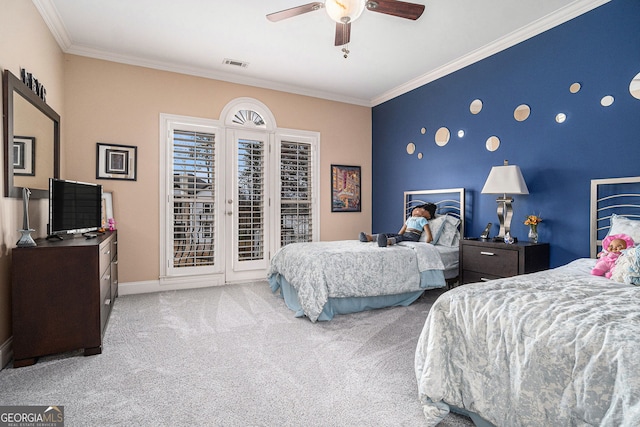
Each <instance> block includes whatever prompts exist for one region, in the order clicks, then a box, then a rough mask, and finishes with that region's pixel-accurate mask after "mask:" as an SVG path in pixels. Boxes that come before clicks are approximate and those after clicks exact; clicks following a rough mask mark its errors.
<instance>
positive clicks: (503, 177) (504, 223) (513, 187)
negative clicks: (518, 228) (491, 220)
mask: <svg viewBox="0 0 640 427" xmlns="http://www.w3.org/2000/svg"><path fill="white" fill-rule="evenodd" d="M482 194H501V195H502V197H498V198H497V199H496V202H498V219H499V221H500V231H499V232H498V236H496V240H504V237H505V236H506V235H509V236H511V218H512V217H513V208H512V207H511V203H512V202H513V198H511V197H507V195H508V194H529V189H528V188H527V184H526V183H525V182H524V178H523V177H522V172H520V168H519V167H518V166H515V165H510V164H509V162H508V161H507V160H505V161H504V165H503V166H494V167H492V168H491V172H489V176H488V177H487V181H486V182H485V183H484V187H482Z"/></svg>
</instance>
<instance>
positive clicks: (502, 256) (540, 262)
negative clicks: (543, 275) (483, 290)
mask: <svg viewBox="0 0 640 427" xmlns="http://www.w3.org/2000/svg"><path fill="white" fill-rule="evenodd" d="M548 268H549V244H548V243H529V242H517V243H514V244H511V245H507V244H505V243H503V242H493V241H486V240H462V241H461V242H460V270H461V283H462V284H467V283H473V282H482V281H487V280H491V279H499V278H502V277H511V276H516V275H518V274H525V273H533V272H536V271H541V270H546V269H548Z"/></svg>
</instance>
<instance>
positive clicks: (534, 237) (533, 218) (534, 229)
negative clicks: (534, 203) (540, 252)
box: [524, 214, 542, 243]
mask: <svg viewBox="0 0 640 427" xmlns="http://www.w3.org/2000/svg"><path fill="white" fill-rule="evenodd" d="M541 222H542V217H541V216H540V215H535V214H532V215H527V218H526V219H525V220H524V225H528V226H529V240H530V241H531V242H533V243H538V224H540V223H541Z"/></svg>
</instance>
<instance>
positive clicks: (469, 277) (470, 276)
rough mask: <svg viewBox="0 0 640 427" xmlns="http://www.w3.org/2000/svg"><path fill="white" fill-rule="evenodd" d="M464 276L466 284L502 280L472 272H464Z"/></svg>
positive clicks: (498, 277) (490, 275)
mask: <svg viewBox="0 0 640 427" xmlns="http://www.w3.org/2000/svg"><path fill="white" fill-rule="evenodd" d="M462 274H463V277H464V282H465V283H475V282H486V281H489V280H493V279H502V277H500V276H494V275H492V274H486V273H479V272H477V271H470V270H464V271H463V273H462Z"/></svg>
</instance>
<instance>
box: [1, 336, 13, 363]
mask: <svg viewBox="0 0 640 427" xmlns="http://www.w3.org/2000/svg"><path fill="white" fill-rule="evenodd" d="M11 359H13V337H9V339H8V340H6V341H5V342H4V343H2V345H0V369H3V368H4V367H5V366H7V364H8V363H9V362H11Z"/></svg>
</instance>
